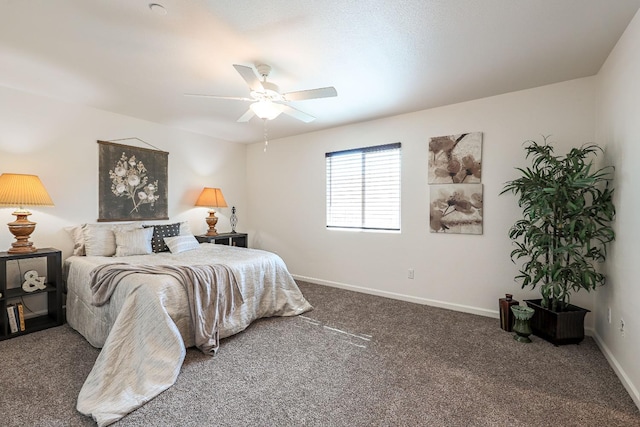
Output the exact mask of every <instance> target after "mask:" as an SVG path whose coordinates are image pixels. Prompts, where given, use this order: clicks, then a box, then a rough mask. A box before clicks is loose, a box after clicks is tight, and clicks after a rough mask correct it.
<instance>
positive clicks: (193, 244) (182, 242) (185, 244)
mask: <svg viewBox="0 0 640 427" xmlns="http://www.w3.org/2000/svg"><path fill="white" fill-rule="evenodd" d="M164 242H165V243H166V244H167V246H168V247H169V250H170V251H171V253H172V254H179V253H180V252H185V251H190V250H192V249H197V248H198V246H200V243H198V241H197V240H196V238H195V237H193V234H191V235H189V236H186V235H185V236H174V237H165V238H164Z"/></svg>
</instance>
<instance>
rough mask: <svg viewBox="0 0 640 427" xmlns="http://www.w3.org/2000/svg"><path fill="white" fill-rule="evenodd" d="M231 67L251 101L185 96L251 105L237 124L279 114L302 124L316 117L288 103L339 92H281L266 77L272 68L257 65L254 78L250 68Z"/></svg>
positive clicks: (242, 66) (322, 90)
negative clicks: (283, 114)
mask: <svg viewBox="0 0 640 427" xmlns="http://www.w3.org/2000/svg"><path fill="white" fill-rule="evenodd" d="M233 67H234V68H235V69H236V71H237V72H238V73H239V74H240V76H241V77H242V78H243V79H244V81H245V82H247V84H248V85H249V89H250V90H251V92H250V93H249V95H250V98H247V97H236V96H217V95H201V94H190V93H187V94H185V95H186V96H201V97H207V98H216V99H231V100H236V101H248V102H251V103H252V104H251V105H250V106H249V109H248V110H247V112H246V113H244V114H243V115H242V116H241V117H240V118H239V119H238V121H239V122H248V121H249V120H251V118H252V117H253V116H258V117H259V118H261V119H264V120H273V119H275V118H276V117H278V116H279V115H280V113H285V114H287V115H289V116H291V117H294V118H296V119H298V120H301V121H303V122H305V123H309V122H312V121H313V120H315V117H313V116H312V115H310V114H307V113H305V112H303V111H300V110H298V109H296V108H293V107H292V106H290V105H288V102H289V101H304V100H307V99H316V98H329V97H332V96H338V92H337V91H336V89H335V88H334V87H332V86H330V87H322V88H318V89H307V90H298V91H294V92H287V93H280V90H279V88H278V86H277V85H275V84H274V83H271V82H268V81H267V77H268V76H269V73H270V72H271V67H270V66H269V65H266V64H258V65H256V70H257V71H258V74H259V76H258V75H256V73H255V72H254V71H253V68H251V67H247V66H245V65H237V64H234V65H233ZM260 77H262V80H260Z"/></svg>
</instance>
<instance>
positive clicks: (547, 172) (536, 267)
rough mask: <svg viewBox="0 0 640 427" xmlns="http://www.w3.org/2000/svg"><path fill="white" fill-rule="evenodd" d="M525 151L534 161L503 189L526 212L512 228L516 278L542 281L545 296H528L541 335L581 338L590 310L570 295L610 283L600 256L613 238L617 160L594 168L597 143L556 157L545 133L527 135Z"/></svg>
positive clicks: (557, 339)
mask: <svg viewBox="0 0 640 427" xmlns="http://www.w3.org/2000/svg"><path fill="white" fill-rule="evenodd" d="M525 152H526V157H527V159H529V160H530V161H531V165H530V166H529V167H527V168H517V170H518V171H519V173H520V178H518V179H515V180H513V181H509V182H507V183H505V185H504V188H503V190H502V192H501V193H500V194H504V193H512V194H514V195H515V196H516V197H517V198H518V205H519V206H520V207H521V208H522V213H523V217H522V218H521V219H519V220H518V221H516V223H515V224H514V225H513V226H512V227H511V228H510V230H509V237H510V238H511V240H512V241H513V242H514V244H515V249H514V250H513V251H512V252H511V259H512V261H514V262H516V260H519V261H521V262H522V265H521V267H520V271H519V274H518V275H517V276H516V281H519V282H521V285H522V288H525V287H530V288H531V289H535V288H536V287H539V290H540V294H541V298H540V299H537V300H525V302H526V303H527V305H528V306H529V307H531V308H533V309H534V310H535V311H536V312H535V314H534V315H533V319H532V320H531V327H532V329H533V333H534V334H535V335H537V336H540V337H542V338H544V339H546V340H547V341H550V342H552V343H554V344H556V345H558V344H568V343H579V342H580V341H582V340H583V339H584V317H585V315H586V313H587V312H588V311H589V310H586V309H583V308H580V307H577V306H574V305H572V304H570V297H571V293H572V292H577V291H579V290H582V289H584V290H586V291H591V290H594V289H596V288H597V287H598V286H601V285H603V284H604V283H605V276H604V274H603V273H601V272H600V271H599V270H598V268H597V263H598V262H602V261H604V260H605V258H606V254H607V252H606V249H607V246H608V244H609V243H610V242H612V241H613V240H614V238H615V235H614V231H613V228H612V227H611V222H612V221H613V219H614V216H615V207H614V204H613V201H612V196H613V189H612V188H610V182H611V178H612V172H613V167H612V166H609V167H604V168H601V169H597V168H595V167H594V164H593V161H594V159H595V157H596V156H597V154H598V153H600V152H602V149H601V148H600V147H599V146H598V145H596V144H585V145H583V146H581V147H579V148H572V149H571V150H570V151H569V152H568V153H567V154H566V155H565V156H556V155H554V152H553V146H552V145H551V144H549V143H548V140H547V138H546V137H545V138H544V143H543V144H538V143H536V142H535V141H527V142H526V143H525Z"/></svg>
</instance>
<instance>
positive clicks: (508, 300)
mask: <svg viewBox="0 0 640 427" xmlns="http://www.w3.org/2000/svg"><path fill="white" fill-rule="evenodd" d="M513 305H520V303H519V302H518V301H516V300H514V299H513V295H511V294H506V295H505V297H504V298H500V299H498V308H500V327H501V328H502V329H503V330H505V331H507V332H511V331H512V330H513V321H514V317H513V312H512V311H511V306H513Z"/></svg>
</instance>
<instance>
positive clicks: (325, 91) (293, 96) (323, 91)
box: [282, 86, 338, 101]
mask: <svg viewBox="0 0 640 427" xmlns="http://www.w3.org/2000/svg"><path fill="white" fill-rule="evenodd" d="M282 96H284V97H285V99H286V100H287V101H304V100H305V99H316V98H330V97H332V96H338V91H336V88H335V87H333V86H330V87H321V88H318V89H308V90H299V91H296V92H289V93H285V94H283V95H282Z"/></svg>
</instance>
